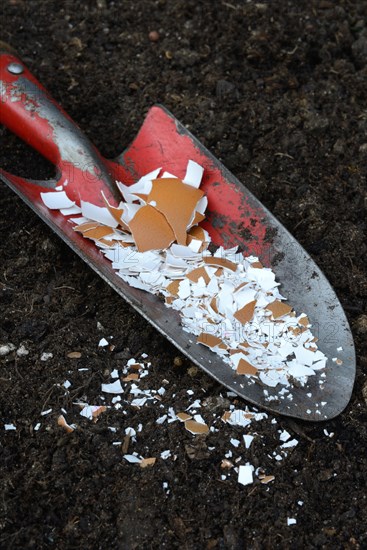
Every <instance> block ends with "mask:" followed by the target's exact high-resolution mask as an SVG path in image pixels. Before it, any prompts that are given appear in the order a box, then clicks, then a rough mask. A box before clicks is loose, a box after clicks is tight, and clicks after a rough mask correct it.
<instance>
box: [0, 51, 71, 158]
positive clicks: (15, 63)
mask: <svg viewBox="0 0 367 550" xmlns="http://www.w3.org/2000/svg"><path fill="white" fill-rule="evenodd" d="M66 120H67V122H68V124H69V125H70V122H71V121H70V119H69V117H68V116H67V114H66V113H65V112H64V111H63V110H62V109H61V107H59V106H58V105H57V103H56V102H55V101H54V100H53V99H52V98H51V96H50V95H49V94H48V93H47V91H46V90H45V88H44V87H43V86H42V85H41V84H40V83H39V82H38V81H37V79H36V78H35V77H34V76H33V75H32V74H31V72H30V71H29V70H28V69H27V67H26V66H25V65H24V63H23V62H22V61H21V60H20V59H19V57H18V56H17V54H16V53H15V52H14V51H13V50H12V49H11V48H10V47H8V46H6V45H4V44H3V43H0V123H1V124H4V125H5V126H7V127H8V128H9V130H11V131H12V132H13V133H14V134H16V135H17V136H19V137H20V138H21V139H23V140H24V141H25V142H26V143H28V144H29V145H30V146H31V147H33V148H34V149H36V150H37V151H38V152H39V153H41V154H42V155H43V156H44V157H46V158H47V159H48V160H49V161H51V162H52V163H53V164H55V165H57V166H59V165H60V161H61V151H60V146H59V145H58V143H57V139H56V132H55V130H57V128H55V126H56V125H58V126H60V125H61V126H62V125H64V123H65V121H66Z"/></svg>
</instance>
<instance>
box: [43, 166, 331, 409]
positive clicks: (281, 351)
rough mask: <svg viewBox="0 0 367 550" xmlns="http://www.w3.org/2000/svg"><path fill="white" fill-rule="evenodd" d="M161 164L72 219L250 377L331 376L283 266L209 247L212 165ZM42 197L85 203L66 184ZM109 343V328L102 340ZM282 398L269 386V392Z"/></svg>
mask: <svg viewBox="0 0 367 550" xmlns="http://www.w3.org/2000/svg"><path fill="white" fill-rule="evenodd" d="M160 174H161V168H157V169H156V170H153V171H151V172H150V173H149V174H147V175H145V176H143V177H142V178H140V180H139V181H138V182H136V183H135V184H133V185H131V186H128V185H125V184H124V183H121V182H118V183H117V186H118V189H119V190H120V192H121V193H122V196H123V199H124V200H125V202H123V201H121V202H120V204H119V205H118V206H117V207H115V206H112V205H110V204H109V203H108V201H107V200H106V197H103V200H104V203H105V204H106V206H105V207H98V206H96V205H93V204H91V203H87V202H83V201H82V203H81V215H79V217H74V218H70V220H69V221H70V222H71V223H74V229H75V230H76V231H78V232H79V233H81V235H83V237H85V238H90V239H92V240H93V241H94V242H95V244H96V245H97V246H98V248H99V249H100V250H101V253H102V254H103V255H104V256H105V258H106V259H107V260H109V261H111V262H112V267H113V269H115V270H116V273H117V275H118V276H119V277H120V278H121V279H122V280H124V281H125V282H126V283H128V284H130V285H131V286H133V287H135V288H139V289H141V290H144V291H147V292H150V293H152V294H155V295H157V296H160V297H163V298H164V300H165V304H166V306H167V307H170V308H173V309H174V310H176V311H178V312H179V314H180V316H181V323H182V327H183V329H184V330H185V331H187V332H189V333H192V334H194V335H195V336H196V337H197V343H198V345H204V346H206V347H208V348H209V349H211V350H212V351H213V352H214V353H216V354H218V355H219V356H220V358H221V360H222V361H223V362H224V363H226V364H228V367H229V368H230V369H233V370H234V371H236V372H237V374H238V375H240V376H246V377H248V378H249V382H251V381H252V382H253V383H255V378H256V379H257V380H258V381H259V382H260V383H261V384H262V385H263V386H264V387H265V386H268V387H271V388H276V387H279V388H280V390H279V391H281V390H282V388H283V387H293V386H294V385H297V386H301V387H302V386H305V384H306V383H307V381H308V379H309V378H310V377H316V376H320V378H321V376H322V375H323V374H324V373H320V371H323V370H325V369H326V367H327V357H326V356H325V355H324V354H323V353H322V352H321V351H320V350H319V349H318V347H317V343H316V342H317V338H315V337H314V335H313V334H312V332H311V323H310V320H309V318H308V317H307V315H306V314H305V313H303V312H301V313H300V314H297V313H296V312H294V311H293V308H292V306H291V305H290V304H287V303H286V302H285V298H284V297H283V296H282V295H281V294H280V292H279V289H278V287H279V283H278V282H277V281H276V279H275V274H274V272H273V271H272V270H271V269H270V268H268V267H264V265H263V264H262V263H261V262H260V261H259V258H257V257H255V256H248V257H244V256H243V254H242V253H240V252H239V251H238V248H237V247H233V248H230V249H225V248H224V247H222V246H221V247H219V248H217V249H216V250H215V252H212V251H211V249H210V248H209V245H210V242H211V239H210V235H209V233H208V232H207V231H206V230H204V229H203V228H201V227H200V226H199V225H198V223H200V221H201V220H202V219H203V218H204V217H205V210H206V207H207V204H208V200H207V197H205V196H204V193H203V191H202V190H201V189H199V187H200V182H201V180H202V177H203V174H204V171H203V168H202V167H200V166H199V165H198V164H197V163H195V162H194V161H192V160H189V161H188V164H187V169H186V174H185V177H184V179H183V180H181V179H179V178H177V177H176V176H175V175H172V174H169V173H167V172H163V174H162V175H160ZM41 198H42V200H43V201H44V203H45V205H46V206H48V205H49V207H50V208H53V209H55V208H56V209H57V208H58V209H59V210H61V209H64V208H66V209H72V208H73V207H74V206H75V203H74V202H73V201H69V199H68V197H67V195H66V193H65V191H64V190H60V191H52V192H50V193H42V195H41ZM108 345H109V343H108V341H107V340H106V339H104V338H102V339H101V341H100V343H99V347H106V346H108ZM334 359H335V362H336V363H337V364H341V363H340V360H339V359H338V358H334ZM124 374H126V377H129V378H128V379H125V380H124V382H128V381H131V382H132V381H133V380H134V379H135V380H137V379H136V378H135V377H131V374H130V373H124ZM126 377H125V378H126ZM252 379H254V380H252ZM118 383H119V382H118ZM109 386H110V387H109ZM103 391H104V392H108V391H110V392H111V393H121V392H122V388H121V387H120V386H118V385H117V386H113V385H112V384H111V385H105V387H104V389H103ZM281 397H282V398H284V395H283V396H281ZM147 398H148V397H147V396H138V397H136V398H135V399H134V400H133V401H132V404H133V405H134V406H143V405H144V404H145V403H146V400H147ZM274 398H275V397H274V395H267V396H266V398H265V401H270V400H271V399H274ZM287 398H288V399H291V398H292V397H291V396H288V397H287ZM310 414H311V413H310ZM319 414H321V413H320V411H319Z"/></svg>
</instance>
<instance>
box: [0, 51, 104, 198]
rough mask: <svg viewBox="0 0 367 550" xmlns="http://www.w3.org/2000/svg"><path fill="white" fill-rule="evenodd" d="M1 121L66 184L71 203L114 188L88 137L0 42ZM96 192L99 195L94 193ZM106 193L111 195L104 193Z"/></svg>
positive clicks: (15, 55) (14, 54)
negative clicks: (58, 172)
mask: <svg viewBox="0 0 367 550" xmlns="http://www.w3.org/2000/svg"><path fill="white" fill-rule="evenodd" d="M0 123H1V124H4V125H5V126H7V127H8V128H9V129H10V130H11V131H12V132H13V133H14V134H16V135H17V136H19V137H20V138H22V139H23V140H24V141H25V142H26V143H28V144H29V145H30V146H31V147H33V148H34V149H36V150H37V151H38V152H39V153H41V155H43V156H44V157H46V158H47V159H48V160H49V161H50V162H52V163H53V164H54V165H55V166H56V167H57V168H58V169H59V171H60V172H61V176H62V177H61V179H62V180H63V181H65V180H66V179H67V180H68V181H69V183H70V186H69V194H71V195H73V197H71V198H73V199H74V200H80V198H83V195H84V196H86V197H87V198H89V199H90V198H91V196H92V195H93V194H95V193H94V189H95V190H96V194H98V195H99V197H100V195H101V193H100V191H101V188H102V189H103V188H105V187H106V186H107V188H109V189H111V190H112V189H113V183H112V181H111V178H110V176H109V174H108V170H107V168H106V165H105V163H104V161H103V159H102V157H101V155H100V154H99V153H98V151H97V149H96V148H95V147H94V146H93V145H92V143H91V142H90V141H89V140H88V138H87V137H86V136H85V135H84V134H83V132H82V131H81V130H80V128H78V126H77V125H76V124H75V123H74V122H73V121H72V120H71V118H70V117H69V116H68V115H67V114H66V113H65V111H63V109H62V108H61V107H60V106H59V105H58V104H57V103H56V101H55V100H54V99H53V98H52V97H51V96H50V95H49V94H48V93H47V91H46V90H45V88H44V87H43V86H42V85H41V84H40V83H39V82H38V80H37V79H36V78H35V77H34V76H33V75H32V74H31V72H30V71H29V70H28V69H27V67H26V66H25V65H24V63H23V62H22V61H21V60H20V59H19V57H18V56H17V54H16V52H15V51H14V50H13V49H12V48H11V47H9V46H8V45H7V44H4V43H3V42H0ZM97 191H98V193H97ZM108 194H109V193H108Z"/></svg>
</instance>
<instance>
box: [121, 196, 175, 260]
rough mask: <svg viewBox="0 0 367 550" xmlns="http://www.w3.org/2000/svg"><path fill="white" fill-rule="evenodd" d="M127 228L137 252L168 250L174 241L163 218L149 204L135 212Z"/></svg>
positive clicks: (169, 228)
mask: <svg viewBox="0 0 367 550" xmlns="http://www.w3.org/2000/svg"><path fill="white" fill-rule="evenodd" d="M129 227H130V230H131V232H132V234H133V237H134V240H135V243H136V246H137V248H138V250H139V252H147V251H148V250H160V249H164V248H168V247H169V246H170V244H171V243H172V242H173V241H174V240H175V235H174V233H173V230H172V227H171V226H170V224H169V223H168V221H167V219H166V218H165V216H164V215H163V214H162V213H161V212H158V210H156V209H155V208H154V207H153V206H150V205H149V204H148V205H147V206H142V207H141V208H140V209H139V210H138V211H137V213H136V214H135V216H134V217H133V219H132V220H131V221H130V222H129Z"/></svg>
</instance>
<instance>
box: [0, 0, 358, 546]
mask: <svg viewBox="0 0 367 550" xmlns="http://www.w3.org/2000/svg"><path fill="white" fill-rule="evenodd" d="M0 9H1V16H0V22H1V37H0V38H1V39H2V40H5V41H7V42H10V43H11V44H12V45H13V46H14V47H15V48H16V49H17V50H18V51H19V52H20V54H21V55H22V57H23V59H24V61H25V62H26V63H27V64H28V65H29V66H30V68H31V69H32V70H33V71H34V72H35V73H36V75H37V76H38V78H39V79H40V80H41V82H43V83H44V84H45V85H46V86H47V87H48V88H49V90H50V91H51V93H52V94H53V96H54V97H55V98H56V99H57V100H58V101H60V102H61V104H62V105H63V107H64V108H65V109H66V110H67V111H68V112H69V114H70V115H71V116H72V117H73V118H74V119H75V120H76V121H77V122H78V123H79V125H80V126H81V127H82V128H83V130H85V132H86V133H87V134H88V135H89V136H90V138H91V139H92V140H93V141H94V142H95V143H96V145H97V146H98V147H99V148H100V149H101V151H102V153H103V154H105V155H106V156H108V157H113V156H114V155H116V154H117V153H118V152H120V151H121V150H122V149H123V148H124V147H125V146H126V145H127V144H128V143H129V142H130V141H131V139H132V138H133V136H134V134H135V132H136V131H137V130H138V128H139V125H140V124H141V123H142V121H143V118H144V115H145V113H146V112H147V110H148V108H149V107H150V106H151V105H153V104H154V103H157V102H160V103H163V104H164V105H165V106H167V107H168V109H170V110H171V111H172V112H173V113H174V114H175V116H176V117H177V118H179V119H180V120H181V121H182V122H183V123H184V124H185V125H187V126H188V127H189V128H190V130H191V131H192V132H193V133H194V134H195V135H196V136H197V137H198V138H199V139H200V140H201V141H202V142H203V143H204V144H205V145H206V146H207V147H208V148H209V149H210V150H211V151H212V152H213V153H214V154H215V155H216V156H217V157H219V158H220V159H221V160H222V161H223V163H224V164H225V165H226V166H227V167H228V168H229V169H230V170H231V171H232V172H233V173H234V174H235V175H236V176H237V177H238V178H239V179H240V180H241V181H243V182H244V183H245V184H246V185H247V186H248V188H249V189H250V190H251V191H252V192H253V193H254V194H255V195H256V196H257V197H258V198H259V199H260V200H261V201H262V202H263V203H264V204H265V205H266V206H267V207H268V208H269V209H270V210H271V211H272V212H273V213H274V214H275V215H276V216H277V217H278V218H279V219H280V221H281V222H282V223H283V224H284V225H285V226H286V227H287V228H288V229H289V231H290V232H291V233H292V234H293V235H294V236H295V237H296V238H297V239H298V240H299V241H300V242H301V244H302V245H303V246H304V247H305V248H306V250H307V251H308V252H309V253H310V254H311V255H312V256H313V258H314V259H315V261H316V262H317V263H318V265H319V266H320V267H321V269H322V270H323V271H324V272H325V274H326V276H327V277H328V278H329V280H330V282H331V284H332V285H333V286H334V288H335V290H336V292H337V294H338V296H339V298H340V300H341V302H342V304H343V306H344V308H345V310H346V313H347V315H348V318H349V321H350V323H351V326H352V329H353V333H354V337H355V343H356V348H357V357H358V367H357V368H358V370H357V379H356V385H355V389H354V393H353V397H352V400H351V402H350V404H349V406H348V407H347V409H346V410H345V411H344V412H343V413H342V414H341V415H340V416H339V417H338V418H336V419H334V420H332V421H330V422H327V423H326V424H312V423H306V422H305V423H302V422H294V421H291V420H288V419H287V418H278V419H277V424H274V423H271V418H272V417H271V416H269V419H268V420H264V421H262V422H259V423H253V425H252V427H251V431H252V433H253V432H256V433H257V434H258V435H257V436H256V437H255V440H254V443H253V444H252V446H251V448H250V449H249V450H247V451H246V450H245V449H244V448H242V449H241V450H240V451H239V450H236V449H234V448H233V447H232V449H233V451H234V452H235V453H237V454H235V453H234V457H236V456H240V455H242V457H243V459H242V462H241V463H242V464H244V463H245V462H246V461H249V462H251V463H252V464H253V465H254V466H255V467H262V468H264V469H265V470H266V472H267V473H268V474H272V475H274V476H275V480H274V481H273V482H271V483H270V484H269V485H262V484H260V483H259V481H258V480H257V478H255V481H254V484H252V485H248V486H242V485H240V484H239V483H238V482H237V476H236V474H235V473H234V472H233V473H232V474H231V475H230V476H228V477H227V479H226V480H222V479H221V475H222V474H223V470H222V469H221V467H220V464H221V461H222V459H223V458H224V454H225V453H226V451H228V449H229V448H230V447H231V445H230V443H229V439H230V437H236V435H237V436H239V437H241V434H242V432H243V429H242V430H241V429H240V428H230V426H225V425H224V424H223V425H222V427H220V429H219V431H218V432H215V433H210V434H209V435H208V436H207V437H206V438H205V437H196V438H195V437H194V436H192V435H191V434H190V433H188V432H187V431H185V429H184V428H183V426H182V424H180V423H179V422H173V423H171V424H167V422H166V423H165V424H162V425H157V424H156V419H157V418H158V416H159V415H160V414H161V413H160V409H159V406H158V405H149V406H148V405H147V406H145V407H143V408H142V409H140V410H137V409H133V408H132V407H130V408H126V407H125V408H126V411H127V412H126V414H125V415H124V414H123V412H122V410H123V409H120V410H115V409H108V411H107V412H105V413H104V414H102V415H101V416H100V417H99V419H98V422H96V423H94V422H92V421H90V420H88V419H86V418H83V417H81V416H80V414H79V412H80V410H79V409H78V407H77V406H75V405H73V402H75V401H80V400H83V399H84V400H85V401H87V402H89V403H90V404H98V403H100V402H101V401H100V395H101V383H102V382H106V381H109V380H110V373H111V371H112V370H113V369H115V368H118V369H119V368H121V367H123V366H124V365H125V364H126V359H129V358H130V357H136V358H137V359H139V357H140V355H141V354H142V353H147V354H148V356H149V361H151V363H152V366H151V369H150V374H149V376H148V377H147V378H146V382H145V384H146V387H149V388H159V387H161V386H162V381H163V379H168V380H169V385H168V386H167V388H168V389H167V392H166V394H165V396H163V398H162V404H163V406H165V402H166V403H167V402H169V403H170V404H171V405H172V406H173V407H174V409H175V411H176V412H177V411H179V410H182V409H183V408H184V407H186V406H187V403H188V401H187V393H186V391H187V390H188V389H192V390H193V391H194V397H195V398H202V399H204V398H210V399H209V402H208V403H209V404H211V405H207V408H209V409H208V410H210V407H215V408H216V413H218V414H219V415H221V414H222V413H223V412H224V410H226V409H228V403H229V402H230V403H234V402H235V401H236V400H235V399H234V398H233V397H232V398H230V400H228V399H227V397H226V392H225V391H223V389H222V388H221V387H220V386H219V385H218V384H216V383H215V382H213V381H212V380H211V379H209V378H208V377H207V376H206V375H204V374H202V373H201V372H199V371H198V370H197V369H196V368H193V366H192V365H191V364H190V363H189V362H188V360H186V359H185V358H184V357H181V356H180V355H179V353H178V352H177V351H176V350H175V348H174V347H173V346H171V345H170V344H169V343H167V341H166V340H165V339H164V338H163V337H162V336H160V335H159V334H158V333H157V332H156V331H155V330H154V329H153V328H151V327H150V326H149V325H148V324H147V323H146V322H145V321H144V320H143V319H142V318H140V317H139V316H138V315H137V314H136V313H135V312H134V311H132V310H131V309H130V307H128V306H127V305H126V304H125V303H124V301H123V300H122V299H121V298H120V297H119V296H118V295H117V294H115V293H114V292H113V291H112V290H111V289H110V288H109V287H108V286H107V285H106V284H105V283H104V282H103V281H102V280H101V279H100V278H98V276H97V275H95V274H94V273H93V272H92V271H91V270H90V269H89V268H88V267H87V266H86V265H84V264H83V262H82V261H81V260H80V259H79V258H77V257H76V255H75V254H74V253H73V252H71V251H70V250H69V249H68V248H67V247H66V246H65V245H64V244H63V243H62V242H61V241H60V240H59V239H58V238H57V237H56V236H55V235H54V234H52V232H51V231H50V230H49V229H48V228H47V227H46V226H45V225H44V224H43V223H42V222H41V221H40V220H39V219H38V218H37V217H36V216H35V215H34V214H33V213H32V212H31V211H30V210H29V209H28V208H27V207H26V206H25V205H24V204H23V203H22V202H21V201H20V200H19V199H18V198H17V197H16V196H15V195H14V194H13V193H12V192H11V191H10V190H9V189H8V188H6V187H5V186H4V185H1V186H0V187H1V194H0V344H7V343H9V342H10V343H12V344H14V346H15V349H16V350H19V348H20V346H21V345H22V344H23V345H24V347H25V348H26V350H28V351H29V353H28V355H24V356H19V355H18V354H17V353H16V351H13V352H11V353H9V354H7V355H5V356H3V357H1V358H0V384H1V386H0V460H1V486H0V491H1V498H0V547H1V548H4V549H15V548H17V549H25V548H36V549H43V548H58V549H69V548H70V549H71V548H75V549H77V548H78V549H79V548H80V549H83V550H84V549H103V550H106V549H110V548H111V549H112V548H117V549H134V548H139V549H143V548H161V547H162V548H184V549H208V550H209V549H217V548H218V549H244V548H251V549H260V548H366V547H367V484H366V479H367V406H366V399H367V397H366V396H367V391H366V390H365V397H363V386H364V384H365V381H366V373H367V345H366V340H367V311H366V307H367V265H366V264H367V260H366V258H367V245H366V226H367V224H366V219H367V186H366V168H367V135H366V131H367V3H366V2H365V1H364V0H340V1H327V0H318V1H316V0H290V1H287V2H285V1H283V0H272V1H269V2H266V1H263V2H261V3H259V2H254V1H251V0H248V1H245V0H228V2H227V1H224V0H223V1H219V0H211V1H210V0H208V1H203V0H195V1H194V0H155V1H149V0H135V1H131V2H130V1H127V0H126V1H121V2H118V1H115V2H113V1H110V0H93V1H92V0H90V1H87V2H83V1H82V0H75V1H69V0H68V1H65V2H60V1H53V0H43V1H41V0H40V1H33V0H28V1H25V0H2V2H1V8H0ZM151 31H157V32H158V33H159V37H158V40H157V41H152V40H150V38H149V33H150V32H151ZM153 38H157V37H154V36H153ZM0 132H1V151H0V157H1V158H0V166H1V167H3V168H7V169H8V170H11V171H14V172H16V173H18V174H21V175H24V176H27V177H33V178H35V177H48V176H50V175H51V174H52V170H50V167H49V166H48V165H47V164H46V163H45V162H44V161H43V160H42V159H40V158H39V157H38V156H37V155H36V154H34V153H33V152H31V151H30V150H28V149H27V148H26V147H25V146H24V145H23V144H22V143H20V142H19V141H18V140H17V139H15V138H14V137H13V136H12V135H11V134H10V133H9V132H8V131H5V130H4V129H1V130H0ZM97 322H98V323H99V325H98V326H97ZM101 326H102V328H101ZM107 336H113V342H114V344H115V348H114V349H113V350H112V351H110V350H107V351H106V349H99V348H98V342H99V340H100V338H102V337H107ZM72 351H78V352H80V353H81V357H80V359H70V358H69V357H68V355H67V354H68V353H70V352H72ZM44 352H47V353H52V354H53V357H51V358H49V359H48V360H47V361H41V359H40V358H41V355H42V353H44ZM81 368H85V369H89V370H82V371H80V370H78V369H81ZM65 380H70V382H71V387H70V388H69V389H68V391H66V390H65V388H64V387H63V386H62V384H63V383H64V381H65ZM220 394H222V395H223V396H224V399H220V397H219V396H220ZM213 403H214V405H213ZM237 406H238V407H240V406H244V404H243V403H241V402H240V401H238V402H237ZM61 408H64V409H65V410H66V411H67V419H68V421H69V422H74V423H76V424H77V429H76V430H75V431H74V432H73V433H71V434H67V433H66V432H65V431H64V430H63V429H62V428H60V427H58V426H57V417H58V415H59V414H60V411H61ZM48 409H52V412H50V413H49V414H48V415H45V416H41V415H40V413H41V411H45V410H48ZM162 410H163V409H162ZM201 413H202V414H203V415H204V414H206V410H205V407H203V408H202V409H201ZM7 423H13V424H14V425H15V426H16V430H12V431H5V430H4V424H7ZM38 423H41V426H40V427H39V429H38V430H35V427H36V426H37V424H38ZM139 423H141V424H142V426H143V427H142V431H141V432H140V433H138V435H137V440H136V442H135V443H134V442H131V443H130V447H129V452H133V451H137V452H138V453H139V454H141V455H143V456H147V457H149V456H156V457H158V459H157V462H156V463H155V465H154V466H153V467H150V468H145V469H143V468H140V467H139V465H136V464H130V463H128V462H127V461H126V460H124V459H123V458H122V456H123V453H122V451H121V447H119V446H117V445H112V443H113V442H114V441H118V440H122V439H123V437H124V434H125V432H124V430H125V428H126V427H127V426H133V427H135V429H136V428H137V426H138V424H139ZM108 426H112V427H115V428H116V432H112V431H111V430H109V429H108ZM280 429H286V430H288V431H289V432H290V433H291V435H292V437H294V438H296V439H298V441H299V444H298V446H297V447H296V448H295V449H294V450H293V451H290V452H289V453H288V456H287V457H284V459H283V460H282V461H276V460H275V459H274V456H273V451H274V449H276V448H277V442H278V441H279V433H278V430H280ZM324 429H326V430H327V431H328V433H330V432H333V433H334V436H333V437H328V436H326V435H325V433H324ZM208 447H211V448H213V447H214V449H212V450H208ZM166 449H170V450H171V452H172V455H176V456H177V458H176V460H174V459H173V458H172V457H171V458H169V459H167V460H163V459H161V458H160V453H161V452H162V451H164V450H166ZM164 482H166V483H167V484H168V487H167V488H164V487H163V483H164ZM299 501H302V502H303V505H302V504H299ZM287 518H295V519H296V520H297V523H296V524H295V525H287Z"/></svg>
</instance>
